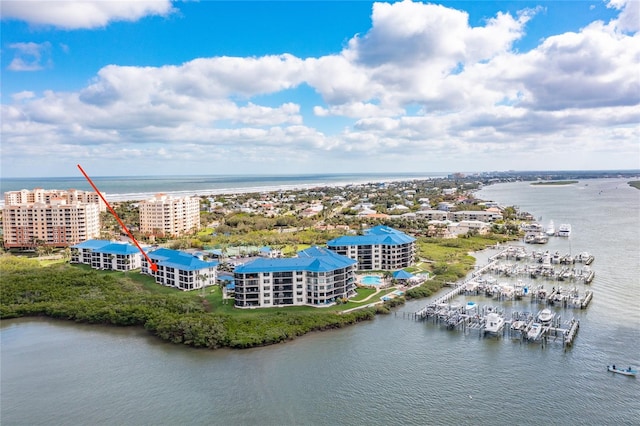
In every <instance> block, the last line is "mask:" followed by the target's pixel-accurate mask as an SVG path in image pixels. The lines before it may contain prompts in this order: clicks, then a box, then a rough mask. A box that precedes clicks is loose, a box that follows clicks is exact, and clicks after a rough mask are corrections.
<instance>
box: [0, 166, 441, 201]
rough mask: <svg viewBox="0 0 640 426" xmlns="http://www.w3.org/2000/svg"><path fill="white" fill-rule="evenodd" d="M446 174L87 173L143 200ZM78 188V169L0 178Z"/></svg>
mask: <svg viewBox="0 0 640 426" xmlns="http://www.w3.org/2000/svg"><path fill="white" fill-rule="evenodd" d="M445 176H447V173H393V174H388V173H340V174H308V175H281V176H276V175H217V176H213V175H212V176H107V177H105V176H96V177H93V176H89V177H90V178H91V180H92V181H93V183H94V184H95V185H96V187H97V188H98V189H99V190H100V192H102V193H103V194H104V195H105V198H106V199H107V201H122V200H142V199H145V198H148V197H150V196H153V195H154V194H156V193H160V192H161V193H164V194H172V195H177V196H184V195H212V194H228V193H240V192H260V191H275V190H281V189H282V190H286V189H300V188H313V187H320V186H344V185H350V184H361V183H376V182H390V181H400V180H413V179H426V178H433V177H445ZM33 188H44V189H71V188H73V189H80V190H85V191H92V190H93V189H92V188H91V185H90V184H89V182H87V180H86V179H85V178H84V176H82V175H81V174H80V172H79V171H78V176H74V177H53V178H6V177H3V178H1V179H0V192H2V193H4V192H7V191H19V190H21V189H33Z"/></svg>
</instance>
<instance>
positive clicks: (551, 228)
mask: <svg viewBox="0 0 640 426" xmlns="http://www.w3.org/2000/svg"><path fill="white" fill-rule="evenodd" d="M544 232H545V234H547V235H549V236H550V237H551V236H553V235H556V227H555V225H554V224H553V221H552V220H550V221H549V224H548V225H547V228H546V229H545V231H544Z"/></svg>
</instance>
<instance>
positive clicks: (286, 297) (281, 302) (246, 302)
mask: <svg viewBox="0 0 640 426" xmlns="http://www.w3.org/2000/svg"><path fill="white" fill-rule="evenodd" d="M356 269H357V262H356V261H355V260H353V259H349V258H348V257H346V256H342V255H339V254H337V253H334V252H333V251H331V250H328V249H325V248H320V247H310V248H308V249H306V250H302V251H300V252H298V255H297V257H289V258H279V259H272V258H262V257H261V258H257V259H255V260H252V261H250V262H247V263H245V264H243V265H239V266H237V267H236V268H235V270H234V274H233V276H234V283H235V306H236V307H239V308H263V307H273V306H300V305H312V306H326V305H330V304H333V303H334V302H335V301H336V300H337V299H345V298H348V297H351V296H353V295H355V289H356V279H355V271H356Z"/></svg>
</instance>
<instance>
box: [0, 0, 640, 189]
mask: <svg viewBox="0 0 640 426" xmlns="http://www.w3.org/2000/svg"><path fill="white" fill-rule="evenodd" d="M0 14H1V18H2V21H1V41H0V49H1V55H0V61H1V62H0V66H1V68H0V72H1V80H0V85H1V86H0V87H1V92H0V97H1V102H2V105H1V145H0V156H1V157H0V167H1V172H0V173H1V176H2V177H28V176H33V177H41V176H75V175H76V174H78V169H77V167H76V165H77V164H81V165H82V167H83V168H84V169H85V170H86V171H87V173H89V174H90V175H95V176H128V175H132V176H134V175H195V174H207V175H215V174H247V175H249V174H300V173H347V172H348V173H368V172H377V173H380V172H382V173H384V172H416V173H422V172H425V173H426V172H479V171H499V170H611V169H640V34H639V31H638V30H639V29H640V1H639V0H591V1H582V0H576V1H572V0H564V1H546V0H538V1H528V0H511V1H481V0H474V1H441V2H438V1H434V2H431V3H427V2H418V1H409V0H404V1H397V2H372V1H364V0H361V1H256V2H250V1H233V2H230V1H206V0H205V1H199V2H198V1H170V0H151V1H111V0H98V1H63V0H60V1H56V0H48V1H43V0H40V1H36V0H19V1H14V0H2V1H1V3H0Z"/></svg>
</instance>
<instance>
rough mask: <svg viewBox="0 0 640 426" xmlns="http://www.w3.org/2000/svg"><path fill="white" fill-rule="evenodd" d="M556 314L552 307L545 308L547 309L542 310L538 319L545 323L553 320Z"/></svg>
mask: <svg viewBox="0 0 640 426" xmlns="http://www.w3.org/2000/svg"><path fill="white" fill-rule="evenodd" d="M555 316H556V314H554V313H553V312H551V309H547V308H545V309H543V310H541V311H540V312H539V313H538V321H540V322H541V323H543V324H545V323H548V322H551V320H552V319H553V317H555Z"/></svg>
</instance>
